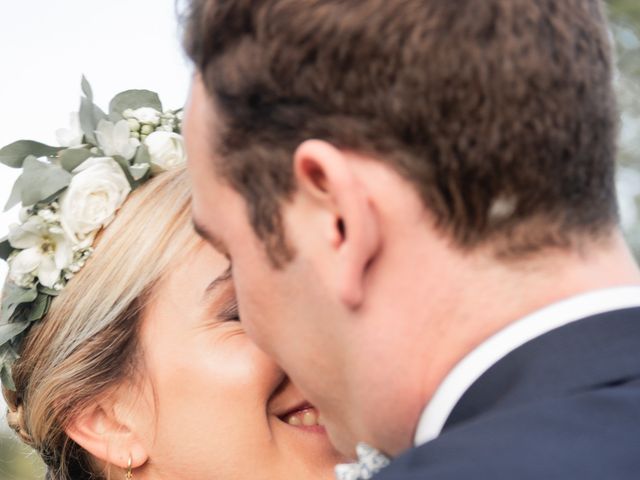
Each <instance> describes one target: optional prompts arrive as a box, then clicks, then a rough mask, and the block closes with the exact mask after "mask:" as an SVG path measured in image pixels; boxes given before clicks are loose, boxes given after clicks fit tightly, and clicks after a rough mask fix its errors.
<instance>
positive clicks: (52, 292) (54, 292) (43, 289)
mask: <svg viewBox="0 0 640 480" xmlns="http://www.w3.org/2000/svg"><path fill="white" fill-rule="evenodd" d="M38 292H40V293H44V294H45V295H49V296H50V297H57V296H58V295H60V292H59V291H58V290H54V289H53V288H48V287H45V286H43V285H38Z"/></svg>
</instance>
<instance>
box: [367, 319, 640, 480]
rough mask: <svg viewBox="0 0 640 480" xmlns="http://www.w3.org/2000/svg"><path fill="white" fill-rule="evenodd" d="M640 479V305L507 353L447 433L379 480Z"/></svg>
mask: <svg viewBox="0 0 640 480" xmlns="http://www.w3.org/2000/svg"><path fill="white" fill-rule="evenodd" d="M392 479H393V480H418V479H421V480H422V479H425V480H454V479H455V480H458V479H474V480H481V479H487V480H489V479H491V480H533V479H536V480H540V479H545V480H568V479H580V480H596V479H597V480H604V479H607V480H609V479H611V480H631V479H634V480H637V479H640V308H632V309H626V310H618V311H614V312H608V313H604V314H600V315H596V316H593V317H590V318H587V319H583V320H580V321H578V322H575V323H571V324H569V325H566V326H564V327H561V328H558V329H556V330H553V331H551V332H549V333H546V334H544V335H542V336H541V337H538V338H536V339H534V340H532V341H530V342H528V343H526V344H525V345H523V346H521V347H520V348H518V349H516V350H514V351H513V352H511V353H510V354H509V355H507V356H506V357H504V358H503V359H502V360H500V361H499V362H498V363H496V364H495V365H494V366H493V367H492V368H490V369H489V370H488V371H487V372H486V373H485V374H484V375H482V376H481V377H480V378H479V379H478V380H477V381H476V382H475V383H474V384H473V385H472V386H471V388H470V389H469V390H468V391H467V392H466V393H465V394H464V395H463V397H462V398H461V399H460V401H459V402H458V403H457V405H456V406H455V408H454V410H453V412H452V413H451V415H450V416H449V419H448V420H447V423H446V425H445V427H444V429H443V431H442V433H441V435H440V436H439V437H438V438H436V439H435V440H433V441H431V442H428V443H426V444H425V445H423V446H421V447H418V448H415V449H412V450H410V451H408V452H406V453H405V454H404V455H401V456H400V457H398V458H397V459H395V460H394V461H393V462H392V464H391V465H390V466H389V467H387V468H386V469H384V470H383V471H382V472H380V474H379V475H377V476H376V477H375V480H392Z"/></svg>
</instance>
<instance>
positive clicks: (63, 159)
mask: <svg viewBox="0 0 640 480" xmlns="http://www.w3.org/2000/svg"><path fill="white" fill-rule="evenodd" d="M90 156H91V152H90V151H89V150H87V149H85V148H68V149H66V150H62V152H60V156H59V157H58V158H59V160H60V165H61V166H62V168H64V169H65V170H66V171H67V172H73V170H74V169H75V168H76V167H77V166H78V165H80V164H81V163H82V162H84V161H85V160H86V159H87V158H89V157H90Z"/></svg>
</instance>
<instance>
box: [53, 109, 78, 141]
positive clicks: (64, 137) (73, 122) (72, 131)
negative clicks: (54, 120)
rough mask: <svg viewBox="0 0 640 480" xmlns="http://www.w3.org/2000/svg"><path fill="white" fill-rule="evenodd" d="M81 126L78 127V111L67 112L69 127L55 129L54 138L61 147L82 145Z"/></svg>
mask: <svg viewBox="0 0 640 480" xmlns="http://www.w3.org/2000/svg"><path fill="white" fill-rule="evenodd" d="M82 137H83V133H82V128H80V116H79V115H78V112H72V113H70V114H69V128H59V129H58V130H56V138H57V139H58V144H59V145H60V146H61V147H79V146H80V145H82Z"/></svg>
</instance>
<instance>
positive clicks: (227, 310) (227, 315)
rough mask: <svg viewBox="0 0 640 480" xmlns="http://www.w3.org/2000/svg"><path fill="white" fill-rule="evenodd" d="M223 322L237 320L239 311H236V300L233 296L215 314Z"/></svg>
mask: <svg viewBox="0 0 640 480" xmlns="http://www.w3.org/2000/svg"><path fill="white" fill-rule="evenodd" d="M216 317H218V319H219V320H221V321H223V322H239V321H240V313H239V312H238V302H237V301H236V300H235V298H234V299H233V300H231V301H229V302H227V303H226V304H225V305H224V306H223V307H222V309H220V311H219V312H218V314H217V315H216Z"/></svg>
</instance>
